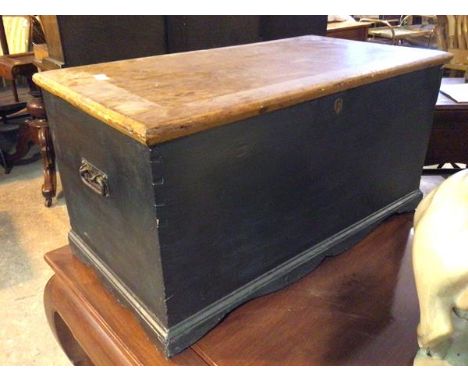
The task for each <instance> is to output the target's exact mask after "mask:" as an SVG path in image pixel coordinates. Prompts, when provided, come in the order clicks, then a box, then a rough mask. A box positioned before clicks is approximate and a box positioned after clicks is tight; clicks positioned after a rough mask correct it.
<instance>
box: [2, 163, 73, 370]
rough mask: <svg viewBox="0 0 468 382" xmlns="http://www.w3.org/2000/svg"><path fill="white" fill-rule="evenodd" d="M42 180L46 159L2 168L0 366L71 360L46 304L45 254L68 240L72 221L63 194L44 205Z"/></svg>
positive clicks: (47, 270)
mask: <svg viewBox="0 0 468 382" xmlns="http://www.w3.org/2000/svg"><path fill="white" fill-rule="evenodd" d="M41 185H42V167H41V162H40V161H37V162H34V163H31V164H28V165H24V166H17V167H14V168H13V170H12V172H11V173H10V174H8V175H5V174H3V168H1V167H0V365H70V362H69V361H68V358H67V357H66V356H65V354H64V353H63V351H62V350H61V348H60V346H59V345H58V343H57V341H56V340H55V338H54V336H53V335H52V332H51V330H50V329H49V325H48V323H47V320H46V317H45V314H44V308H43V304H42V293H43V290H44V286H45V285H46V283H47V281H48V279H49V278H50V277H51V276H52V271H51V270H50V268H49V267H48V265H47V264H46V263H45V261H44V260H43V256H44V254H45V253H46V252H48V251H50V250H52V249H55V248H57V247H60V246H63V245H66V244H67V233H68V231H69V220H68V215H67V211H66V207H65V202H64V199H63V197H62V198H59V199H58V200H54V204H53V206H52V207H51V208H46V207H44V199H43V198H42V195H41V192H40V190H41ZM60 190H61V188H60V187H59V191H60Z"/></svg>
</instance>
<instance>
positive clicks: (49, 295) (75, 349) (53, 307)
mask: <svg viewBox="0 0 468 382" xmlns="http://www.w3.org/2000/svg"><path fill="white" fill-rule="evenodd" d="M59 284H60V281H59V280H57V276H53V277H52V278H51V279H50V280H49V282H48V283H47V285H46V287H45V290H44V307H45V312H46V316H47V321H48V322H49V326H50V328H51V329H52V333H53V334H54V336H55V338H56V339H57V341H58V343H59V344H60V346H61V348H62V349H63V351H64V352H65V354H66V355H67V357H68V358H69V359H70V361H71V362H72V363H73V365H75V366H92V365H94V364H93V362H92V361H91V360H90V359H89V357H88V356H87V355H86V353H85V351H84V350H83V348H82V347H81V346H80V344H79V343H78V341H77V340H76V339H75V337H74V336H73V333H72V332H71V330H70V329H69V327H68V325H67V324H66V322H65V321H64V319H63V318H62V316H61V315H60V314H59V313H58V310H59V309H58V306H57V303H58V302H59V301H60V299H61V298H66V296H64V295H63V289H62V288H61V287H60V285H59Z"/></svg>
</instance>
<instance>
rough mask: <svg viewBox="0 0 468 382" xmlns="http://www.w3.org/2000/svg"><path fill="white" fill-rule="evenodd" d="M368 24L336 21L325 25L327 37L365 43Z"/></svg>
mask: <svg viewBox="0 0 468 382" xmlns="http://www.w3.org/2000/svg"><path fill="white" fill-rule="evenodd" d="M370 25H372V23H370V22H364V21H356V22H352V21H338V22H331V23H328V24H327V37H334V38H344V39H347V40H356V41H366V40H367V34H368V31H369V26H370Z"/></svg>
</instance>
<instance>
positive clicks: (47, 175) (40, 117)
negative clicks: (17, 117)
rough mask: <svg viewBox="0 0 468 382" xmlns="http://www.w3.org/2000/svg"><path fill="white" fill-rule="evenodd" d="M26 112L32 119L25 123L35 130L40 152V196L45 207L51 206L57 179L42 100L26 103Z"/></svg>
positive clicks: (37, 99) (36, 99)
mask: <svg viewBox="0 0 468 382" xmlns="http://www.w3.org/2000/svg"><path fill="white" fill-rule="evenodd" d="M27 109H28V112H29V113H30V114H31V117H32V119H30V120H28V121H27V122H26V123H27V124H28V125H29V126H31V127H32V128H34V129H36V131H37V136H38V143H39V147H40V150H41V156H42V163H43V167H44V184H43V185H42V195H43V196H44V198H45V205H46V207H50V206H51V204H52V198H53V197H54V196H55V194H56V189H57V179H56V173H55V152H54V146H53V144H52V138H51V136H50V131H49V124H48V122H47V117H46V112H45V108H44V104H43V102H42V98H40V97H37V98H35V99H34V100H32V101H30V102H28V105H27Z"/></svg>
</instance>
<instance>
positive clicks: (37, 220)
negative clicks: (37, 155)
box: [0, 161, 442, 365]
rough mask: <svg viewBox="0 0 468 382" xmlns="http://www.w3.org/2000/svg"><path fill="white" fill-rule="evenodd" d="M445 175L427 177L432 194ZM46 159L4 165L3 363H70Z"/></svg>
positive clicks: (61, 241)
mask: <svg viewBox="0 0 468 382" xmlns="http://www.w3.org/2000/svg"><path fill="white" fill-rule="evenodd" d="M441 180H442V178H441V177H440V176H425V177H423V179H422V182H421V189H422V191H423V192H424V193H427V192H428V191H429V190H430V189H432V188H433V187H434V185H436V184H438V183H439V182H440V181H441ZM41 185H42V167H41V162H39V161H38V162H35V163H32V164H28V165H24V166H17V167H14V168H13V170H12V172H11V173H10V174H9V175H4V174H3V171H2V168H0V365H70V362H69V361H68V359H67V357H66V356H65V354H64V353H63V352H62V350H61V349H60V347H59V345H58V343H57V342H56V340H55V338H54V337H53V335H52V332H51V330H50V329H49V325H48V323H47V321H46V318H45V314H44V309H43V304H42V294H43V290H44V286H45V285H46V283H47V281H48V279H49V278H50V277H51V276H52V271H51V270H50V268H49V267H48V266H47V264H46V263H45V261H44V260H43V255H44V254H45V253H46V252H48V251H50V250H52V249H55V248H57V247H60V246H63V245H66V244H67V233H68V231H69V220H68V215H67V211H66V207H65V202H64V199H63V197H60V191H61V187H60V185H59V187H58V191H59V197H58V199H54V203H53V205H52V207H51V208H46V207H44V199H43V198H42V195H41V192H40V190H41Z"/></svg>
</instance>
